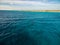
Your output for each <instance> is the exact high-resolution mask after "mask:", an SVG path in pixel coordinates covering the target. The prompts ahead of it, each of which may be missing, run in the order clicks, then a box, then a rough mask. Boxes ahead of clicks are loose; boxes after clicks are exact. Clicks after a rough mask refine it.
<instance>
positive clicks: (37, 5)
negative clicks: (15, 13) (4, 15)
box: [0, 0, 60, 10]
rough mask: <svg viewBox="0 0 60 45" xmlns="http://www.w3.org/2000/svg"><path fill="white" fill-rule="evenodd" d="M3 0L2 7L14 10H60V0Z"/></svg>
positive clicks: (0, 5)
mask: <svg viewBox="0 0 60 45" xmlns="http://www.w3.org/2000/svg"><path fill="white" fill-rule="evenodd" d="M4 1H5V2H4ZM4 1H3V0H1V1H0V10H1V9H12V10H60V3H59V2H60V0H24V1H23V0H17V1H16V0H4Z"/></svg>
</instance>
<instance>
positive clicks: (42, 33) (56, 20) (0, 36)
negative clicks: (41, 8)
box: [0, 10, 60, 45]
mask: <svg viewBox="0 0 60 45" xmlns="http://www.w3.org/2000/svg"><path fill="white" fill-rule="evenodd" d="M0 45H60V12H27V11H26V12H25V11H7V10H3V11H2V10H0Z"/></svg>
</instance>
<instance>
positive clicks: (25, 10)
mask: <svg viewBox="0 0 60 45" xmlns="http://www.w3.org/2000/svg"><path fill="white" fill-rule="evenodd" d="M0 11H24V12H60V10H0Z"/></svg>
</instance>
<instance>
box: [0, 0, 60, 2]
mask: <svg viewBox="0 0 60 45" xmlns="http://www.w3.org/2000/svg"><path fill="white" fill-rule="evenodd" d="M1 1H41V2H48V3H49V2H54V3H60V0H1Z"/></svg>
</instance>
